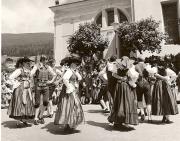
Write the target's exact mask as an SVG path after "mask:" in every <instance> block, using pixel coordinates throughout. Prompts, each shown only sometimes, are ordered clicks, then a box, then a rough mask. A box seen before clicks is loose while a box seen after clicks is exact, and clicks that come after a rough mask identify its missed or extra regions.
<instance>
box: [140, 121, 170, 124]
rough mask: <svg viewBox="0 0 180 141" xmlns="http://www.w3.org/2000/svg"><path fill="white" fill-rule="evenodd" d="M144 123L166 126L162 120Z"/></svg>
mask: <svg viewBox="0 0 180 141" xmlns="http://www.w3.org/2000/svg"><path fill="white" fill-rule="evenodd" d="M143 123H147V124H155V125H164V124H166V123H162V121H161V120H152V121H148V120H145V121H144V122H143ZM172 123H173V122H171V123H169V124H172Z"/></svg>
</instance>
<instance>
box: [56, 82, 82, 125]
mask: <svg viewBox="0 0 180 141" xmlns="http://www.w3.org/2000/svg"><path fill="white" fill-rule="evenodd" d="M76 99H77V103H76V104H75V100H74V97H73V95H72V94H67V93H66V86H65V85H63V88H62V91H61V94H60V97H59V101H58V105H57V107H58V109H57V111H56V115H55V119H54V124H55V125H60V126H61V127H62V128H63V127H65V125H69V127H70V128H76V127H77V125H79V124H81V123H82V122H83V121H84V113H83V109H82V106H81V102H80V100H79V98H78V96H76Z"/></svg>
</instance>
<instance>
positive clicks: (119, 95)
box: [108, 81, 138, 125]
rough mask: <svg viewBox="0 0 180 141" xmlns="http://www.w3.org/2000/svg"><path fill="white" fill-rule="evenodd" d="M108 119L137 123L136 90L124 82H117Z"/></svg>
mask: <svg viewBox="0 0 180 141" xmlns="http://www.w3.org/2000/svg"><path fill="white" fill-rule="evenodd" d="M108 120H109V121H110V122H114V123H116V124H122V123H125V124H132V125H137V124H138V114H137V98H136V90H135V89H134V88H132V87H130V86H129V85H128V84H127V83H126V82H120V81H118V82H117V85H116V90H115V94H114V99H113V108H112V112H111V114H110V116H109V117H108Z"/></svg>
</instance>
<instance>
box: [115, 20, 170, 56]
mask: <svg viewBox="0 0 180 141" xmlns="http://www.w3.org/2000/svg"><path fill="white" fill-rule="evenodd" d="M158 27H159V22H156V21H155V20H154V19H152V18H147V19H143V20H141V21H139V22H133V23H128V22H124V23H120V24H119V27H118V29H117V33H118V36H119V39H120V45H121V49H122V52H123V55H128V56H129V53H130V51H132V50H138V51H139V52H140V53H142V51H145V50H148V51H150V52H152V53H153V52H155V51H157V52H160V51H161V45H160V44H161V42H162V40H163V39H167V35H165V34H163V33H161V32H160V31H159V30H158Z"/></svg>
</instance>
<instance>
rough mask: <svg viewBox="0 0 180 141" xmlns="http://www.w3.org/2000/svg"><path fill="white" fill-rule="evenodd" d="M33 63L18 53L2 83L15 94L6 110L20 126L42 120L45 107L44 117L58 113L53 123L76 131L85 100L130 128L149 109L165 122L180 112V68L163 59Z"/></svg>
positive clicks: (112, 120) (120, 125)
mask: <svg viewBox="0 0 180 141" xmlns="http://www.w3.org/2000/svg"><path fill="white" fill-rule="evenodd" d="M32 62H33V60H30V59H29V58H27V57H24V58H20V59H19V60H18V61H17V63H16V70H15V71H14V72H13V73H12V74H10V75H9V77H8V78H6V80H5V82H4V85H5V86H6V87H7V86H8V87H9V88H10V94H11V95H10V98H9V99H8V100H7V102H8V103H9V107H8V115H9V117H10V118H13V119H16V120H17V127H20V126H22V125H25V126H30V123H29V122H28V121H29V120H30V119H33V120H34V125H38V124H44V123H45V120H44V111H45V110H47V113H48V115H46V117H49V118H53V114H54V113H55V116H54V117H55V118H54V124H55V125H58V126H60V127H62V128H63V129H64V131H65V132H69V131H73V129H75V128H76V127H77V126H78V125H79V124H81V123H83V122H84V121H85V117H84V112H83V108H82V105H84V104H99V105H100V106H101V107H102V111H103V112H105V113H109V116H108V121H109V122H110V123H112V124H113V126H114V128H117V129H123V130H127V131H129V130H133V129H134V128H133V127H132V126H130V125H138V123H139V120H141V121H144V120H145V117H146V114H147V117H148V122H153V119H152V117H151V115H157V116H163V118H162V123H163V124H169V123H171V122H172V121H170V118H169V116H170V115H176V114H178V106H177V102H176V96H177V92H176V86H177V87H178V90H179V92H180V73H179V74H176V73H175V72H174V71H173V70H172V68H171V66H170V65H169V64H168V63H165V61H163V60H158V61H157V60H152V59H151V60H148V59H146V60H145V59H144V58H143V57H141V56H140V57H138V58H135V59H134V58H128V57H127V56H123V57H122V58H120V59H117V58H116V57H115V56H112V57H110V58H109V59H108V60H101V61H99V62H100V63H99V64H98V65H97V66H96V67H95V68H93V70H92V69H91V71H87V69H86V68H84V67H83V66H82V60H81V59H80V58H79V57H76V56H71V57H67V58H65V59H63V60H62V61H61V63H60V66H59V67H55V60H53V59H50V60H48V58H47V57H46V56H41V57H40V61H39V62H38V63H32ZM32 64H33V65H32ZM53 105H56V106H57V109H56V111H53ZM139 117H140V119H139Z"/></svg>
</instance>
